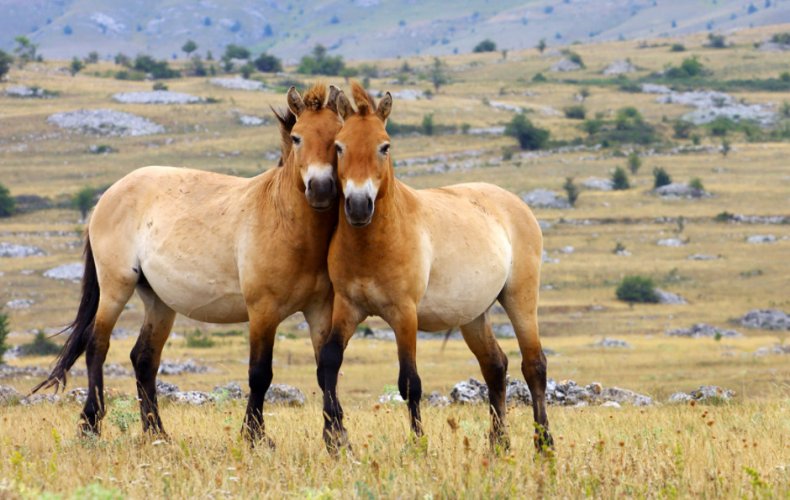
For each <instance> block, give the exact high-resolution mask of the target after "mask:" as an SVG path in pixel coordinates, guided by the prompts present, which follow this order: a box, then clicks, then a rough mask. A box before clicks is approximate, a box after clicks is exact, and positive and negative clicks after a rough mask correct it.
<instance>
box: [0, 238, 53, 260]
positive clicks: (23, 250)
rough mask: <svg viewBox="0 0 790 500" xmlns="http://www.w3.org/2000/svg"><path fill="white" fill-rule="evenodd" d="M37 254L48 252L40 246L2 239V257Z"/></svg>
mask: <svg viewBox="0 0 790 500" xmlns="http://www.w3.org/2000/svg"><path fill="white" fill-rule="evenodd" d="M36 255H46V254H45V253H44V250H42V249H40V248H38V247H34V246H29V245H16V244H14V243H6V242H4V241H0V257H11V258H21V257H33V256H36Z"/></svg>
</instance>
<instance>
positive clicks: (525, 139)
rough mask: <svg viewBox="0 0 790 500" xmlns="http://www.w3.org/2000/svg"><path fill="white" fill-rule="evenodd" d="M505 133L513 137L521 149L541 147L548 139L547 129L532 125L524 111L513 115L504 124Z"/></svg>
mask: <svg viewBox="0 0 790 500" xmlns="http://www.w3.org/2000/svg"><path fill="white" fill-rule="evenodd" d="M505 135H508V136H510V137H515V138H516V140H518V144H519V146H521V149H528V150H536V149H542V148H544V147H545V146H546V143H547V142H548V140H549V131H548V130H546V129H543V128H540V127H536V126H535V125H533V124H532V122H531V121H529V118H527V116H526V115H525V114H524V113H519V114H517V115H516V116H514V117H513V119H512V120H511V121H510V123H508V124H507V126H505Z"/></svg>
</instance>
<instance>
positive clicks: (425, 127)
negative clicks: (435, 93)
mask: <svg viewBox="0 0 790 500" xmlns="http://www.w3.org/2000/svg"><path fill="white" fill-rule="evenodd" d="M434 128H435V127H434V124H433V113H429V114H427V115H423V117H422V133H423V134H425V135H433V132H434Z"/></svg>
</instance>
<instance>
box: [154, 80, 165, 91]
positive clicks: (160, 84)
mask: <svg viewBox="0 0 790 500" xmlns="http://www.w3.org/2000/svg"><path fill="white" fill-rule="evenodd" d="M151 88H152V89H153V90H167V89H168V86H167V84H166V83H163V82H154V84H153V85H152V86H151Z"/></svg>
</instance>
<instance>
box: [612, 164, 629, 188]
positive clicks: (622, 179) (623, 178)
mask: <svg viewBox="0 0 790 500" xmlns="http://www.w3.org/2000/svg"><path fill="white" fill-rule="evenodd" d="M629 187H631V185H630V184H629V182H628V174H626V173H625V169H624V168H623V167H617V168H616V169H614V173H613V174H612V189H614V190H616V191H623V190H625V189H628V188H629Z"/></svg>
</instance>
